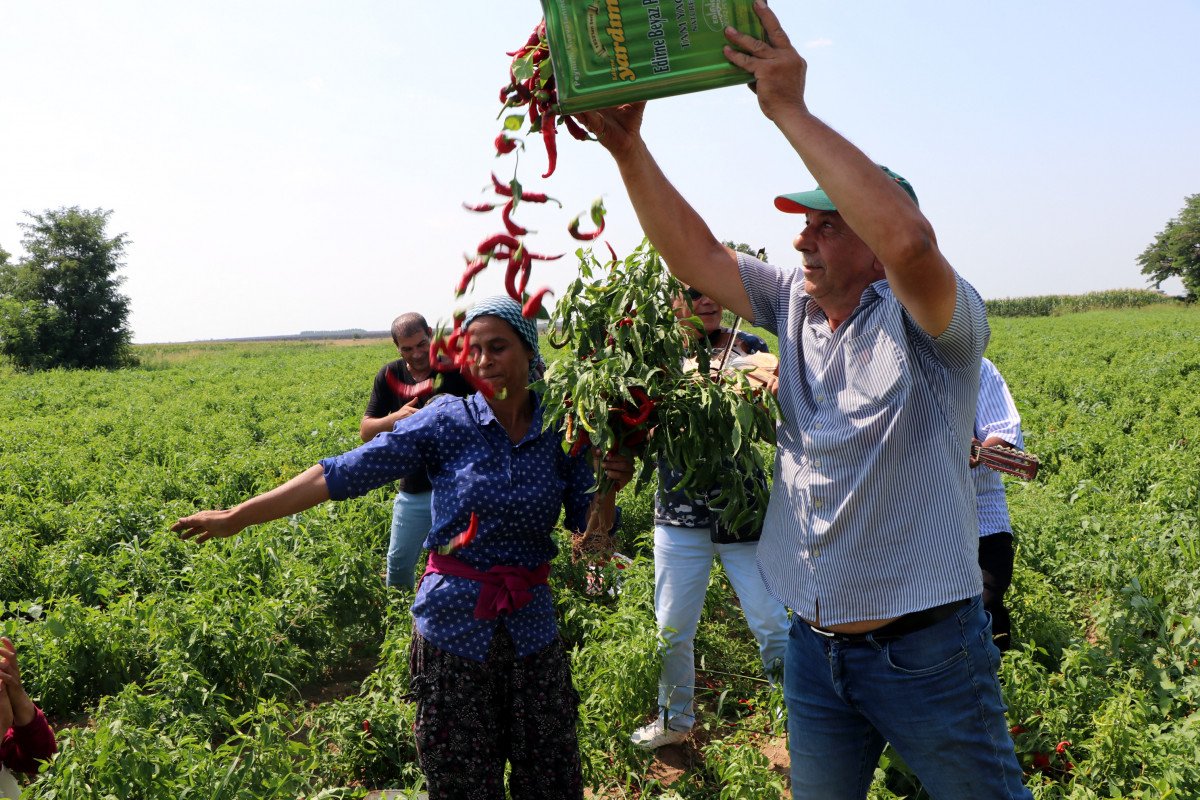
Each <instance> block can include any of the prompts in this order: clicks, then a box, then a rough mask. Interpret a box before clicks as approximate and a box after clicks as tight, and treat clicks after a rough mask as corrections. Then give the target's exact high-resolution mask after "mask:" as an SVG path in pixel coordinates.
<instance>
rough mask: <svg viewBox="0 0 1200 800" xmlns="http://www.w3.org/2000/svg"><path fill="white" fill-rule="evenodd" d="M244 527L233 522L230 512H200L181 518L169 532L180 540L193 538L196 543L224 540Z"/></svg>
mask: <svg viewBox="0 0 1200 800" xmlns="http://www.w3.org/2000/svg"><path fill="white" fill-rule="evenodd" d="M244 527H245V526H244V525H240V524H238V523H237V522H235V521H234V514H233V511H232V510H226V511H201V512H199V513H196V514H192V515H191V516H189V517H181V518H180V519H179V520H178V521H177V522H176V523H175V524H174V525H172V526H171V530H173V531H174V532H175V533H178V534H179V538H180V539H191V538H193V537H194V538H195V539H196V541H197V542H207V541H208V540H209V539H225V538H228V537H230V536H233V535H235V534H238V533H241V531H242V530H243V528H244Z"/></svg>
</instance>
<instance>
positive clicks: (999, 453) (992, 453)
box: [971, 441, 1042, 481]
mask: <svg viewBox="0 0 1200 800" xmlns="http://www.w3.org/2000/svg"><path fill="white" fill-rule="evenodd" d="M971 458H972V459H974V460H978V461H979V463H980V464H983V465H984V466H985V467H989V468H991V469H994V470H996V471H997V472H1003V473H1006V474H1008V475H1016V476H1017V477H1018V478H1020V479H1021V480H1024V481H1031V480H1033V479H1034V478H1035V477H1037V473H1038V467H1040V466H1041V465H1042V462H1040V461H1039V460H1038V457H1037V456H1035V455H1034V454H1033V453H1026V452H1025V451H1024V450H1018V449H1017V448H1015V447H1005V446H1003V445H992V446H989V447H984V446H983V445H982V444H981V443H980V442H978V441H974V442H972V443H971Z"/></svg>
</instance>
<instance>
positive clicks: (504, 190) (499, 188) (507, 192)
mask: <svg viewBox="0 0 1200 800" xmlns="http://www.w3.org/2000/svg"><path fill="white" fill-rule="evenodd" d="M492 188H493V189H494V190H495V191H496V194H498V195H501V196H502V197H512V196H513V190H512V185H511V184H508V183H501V182H500V179H499V178H497V177H496V173H494V172H493V173H492Z"/></svg>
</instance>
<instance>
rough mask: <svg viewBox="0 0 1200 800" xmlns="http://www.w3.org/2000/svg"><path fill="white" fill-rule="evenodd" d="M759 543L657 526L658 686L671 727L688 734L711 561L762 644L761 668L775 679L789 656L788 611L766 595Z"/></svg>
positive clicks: (663, 712)
mask: <svg viewBox="0 0 1200 800" xmlns="http://www.w3.org/2000/svg"><path fill="white" fill-rule="evenodd" d="M757 550H758V543H757V542H741V543H735V544H714V543H713V542H712V540H711V538H710V536H709V531H708V529H707V528H680V527H676V526H674V525H655V526H654V615H655V617H656V618H657V619H658V630H659V633H660V634H661V635H662V637H663V638H664V639H665V640H666V643H667V645H666V648H665V650H664V651H663V652H662V675H661V676H660V678H659V682H658V706H659V714H660V715H665V720H664V721H665V722H666V724H667V726H668V727H670V728H673V729H675V730H681V731H683V730H690V729H691V727H692V725H693V724H694V723H695V721H696V713H695V710H694V708H693V705H692V698H693V695H694V694H695V685H696V662H695V656H694V653H693V649H694V648H693V640H694V639H695V637H696V627H697V626H698V625H699V623H700V613H701V612H702V611H703V610H704V597H705V594H706V593H707V590H708V576H709V573H710V572H711V571H712V562H713V556H719V557H720V558H721V565H722V566H723V567H724V568H725V574H726V575H728V576H729V582H730V583H731V584H733V590H734V591H735V592H737V596H738V600H739V601H740V602H741V605H742V612H743V613H744V614H745V615H746V622H747V623H748V624H749V625H750V631H751V633H753V634H754V638H755V639H757V640H758V651H759V654H760V655H761V656H762V662H763V669H764V671H765V672H766V674H767V675H768V676H771V675H774V674H776V673H777V672H778V671H779V669H780V667H781V666H782V662H783V657H784V655H785V653H786V652H787V641H788V624H789V623H788V616H787V609H785V608H784V607H783V605H782V604H780V602H779V601H778V600H776V599H775V598H774V597H772V596H771V595H770V594H769V593H768V592H767V587H766V585H765V584H764V583H763V579H762V576H761V575H760V574H759V572H758V565H757V564H756V563H755V553H756V551H757Z"/></svg>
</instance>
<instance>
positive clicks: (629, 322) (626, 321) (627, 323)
mask: <svg viewBox="0 0 1200 800" xmlns="http://www.w3.org/2000/svg"><path fill="white" fill-rule="evenodd" d="M617 327H618V328H632V327H633V317H623V318H622V319H621V321H620V322H618V323H617Z"/></svg>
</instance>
